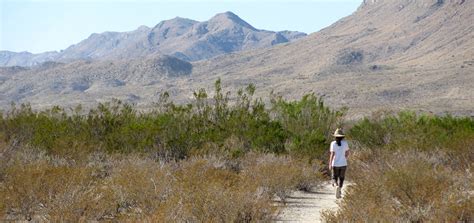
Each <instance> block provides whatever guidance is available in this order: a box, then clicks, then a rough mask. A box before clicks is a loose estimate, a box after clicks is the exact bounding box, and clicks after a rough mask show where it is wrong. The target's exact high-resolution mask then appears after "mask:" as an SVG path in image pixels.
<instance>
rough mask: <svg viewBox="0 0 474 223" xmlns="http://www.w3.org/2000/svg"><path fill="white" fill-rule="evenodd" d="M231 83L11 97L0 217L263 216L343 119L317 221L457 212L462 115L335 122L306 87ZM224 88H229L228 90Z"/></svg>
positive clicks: (310, 179)
mask: <svg viewBox="0 0 474 223" xmlns="http://www.w3.org/2000/svg"><path fill="white" fill-rule="evenodd" d="M254 92H255V87H254V86H253V85H249V86H247V87H246V88H244V89H241V90H239V91H238V92H236V94H232V93H230V92H225V91H223V89H222V88H221V84H220V80H218V81H216V83H215V89H214V94H213V95H212V96H209V95H208V93H207V91H206V90H205V89H200V90H198V91H196V92H194V98H195V99H194V100H193V101H192V103H189V104H185V105H183V104H174V103H173V102H172V101H171V100H170V99H169V95H168V94H167V93H163V94H162V95H161V97H160V99H159V100H158V101H157V102H156V103H155V104H154V107H153V108H152V109H151V110H149V111H146V112H144V111H138V110H136V109H135V108H134V106H133V105H130V104H126V103H122V102H120V101H117V100H114V101H111V102H109V103H105V104H99V105H98V106H97V107H95V108H93V109H91V110H89V111H84V109H82V108H81V107H80V106H78V107H76V108H74V109H65V108H61V107H53V108H51V109H49V110H44V111H36V110H34V109H32V108H31V107H30V106H29V105H25V104H24V105H12V107H11V108H9V109H8V110H5V111H3V113H2V114H1V115H0V139H1V140H0V142H1V143H0V197H2V199H1V200H0V219H2V220H40V221H41V220H43V221H90V220H96V221H110V220H120V221H157V220H160V221H166V222H255V221H270V220H272V219H274V217H275V215H276V214H277V213H278V211H279V208H280V205H275V200H279V201H281V202H282V203H284V202H285V199H286V198H287V197H288V195H289V193H290V192H291V191H293V190H298V189H299V190H309V189H311V188H312V187H314V186H317V185H318V184H320V183H321V182H322V181H324V180H325V178H327V176H326V175H325V173H326V170H325V169H324V167H326V165H324V162H326V160H327V159H326V158H327V148H328V145H329V143H330V141H331V133H332V131H333V130H334V129H335V128H336V127H345V129H346V131H347V132H348V136H350V137H349V140H350V141H351V142H350V143H351V145H352V149H353V151H354V155H353V157H352V158H351V160H350V162H351V164H350V165H351V168H350V169H349V171H350V172H349V173H348V175H349V176H350V180H351V181H353V184H352V186H351V188H350V189H349V190H348V193H347V195H346V196H345V198H344V199H343V200H342V202H341V203H340V209H339V210H338V211H335V212H326V213H324V217H325V219H326V220H327V221H329V222H341V221H356V222H358V221H365V220H367V219H374V220H381V221H396V222H398V221H463V220H464V221H469V220H472V219H473V217H474V216H472V213H474V203H473V199H472V196H473V186H474V185H473V183H472V182H474V181H473V179H472V173H471V168H472V166H471V165H472V160H474V153H473V152H472V151H473V150H472V149H473V148H472V147H473V145H474V120H473V119H472V118H463V117H451V116H442V117H439V116H434V115H420V114H415V113H412V112H401V113H398V114H393V113H379V114H374V115H372V116H369V117H367V118H366V119H363V120H359V121H355V122H351V123H349V122H344V114H345V109H342V110H333V109H329V108H328V107H327V106H325V105H324V103H323V101H322V100H321V99H320V98H318V97H317V96H315V95H306V96H304V97H303V98H301V99H300V100H296V101H288V100H285V99H283V98H281V97H277V96H274V95H271V96H270V97H271V99H270V100H268V101H270V103H269V104H265V103H263V100H262V99H260V98H254V96H253V93H254ZM231 98H232V100H231Z"/></svg>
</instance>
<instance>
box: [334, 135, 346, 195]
mask: <svg viewBox="0 0 474 223" xmlns="http://www.w3.org/2000/svg"><path fill="white" fill-rule="evenodd" d="M333 136H334V137H335V140H334V141H332V142H331V146H330V148H329V151H330V155H329V169H330V170H332V179H333V180H334V182H333V186H335V187H336V198H341V189H342V185H343V184H344V176H345V174H346V168H347V157H348V156H349V145H348V144H347V141H346V140H344V136H345V135H344V133H343V132H342V129H339V128H338V129H336V131H335V132H334V135H333Z"/></svg>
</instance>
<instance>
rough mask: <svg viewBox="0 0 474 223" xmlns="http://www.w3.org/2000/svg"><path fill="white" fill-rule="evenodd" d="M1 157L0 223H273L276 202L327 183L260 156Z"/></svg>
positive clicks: (302, 165) (294, 165)
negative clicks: (172, 158)
mask: <svg viewBox="0 0 474 223" xmlns="http://www.w3.org/2000/svg"><path fill="white" fill-rule="evenodd" d="M2 151H6V153H2V155H3V154H7V155H8V158H6V157H5V156H1V157H0V158H1V161H2V163H1V165H2V171H3V172H2V178H1V179H0V196H1V197H2V199H1V200H0V219H1V220H12V221H16V220H35V221H60V222H62V221H67V222H70V221H72V222H74V221H198V222H202V221H204V222H254V221H269V220H271V219H272V218H273V216H274V215H275V213H276V212H277V209H278V208H279V207H278V206H275V205H274V203H273V202H274V198H275V196H281V197H283V198H284V196H286V195H287V193H288V192H289V190H294V189H297V188H298V187H300V185H306V186H315V185H317V184H318V183H319V181H320V178H319V176H320V175H319V174H318V172H317V171H314V168H316V166H311V165H309V164H308V162H307V161H304V162H303V161H301V160H296V159H295V160H293V159H291V158H290V157H278V156H274V155H265V154H260V153H250V154H249V155H243V156H239V157H236V158H234V157H232V156H227V155H225V156H218V155H204V156H194V157H189V158H187V159H184V160H180V161H176V162H175V161H167V162H163V161H160V160H153V159H150V158H147V156H145V155H143V154H138V155H137V154H127V155H125V154H108V153H100V152H96V153H92V154H90V155H89V156H88V157H87V158H85V159H80V160H73V159H70V158H63V157H60V156H58V155H51V154H48V153H47V152H45V151H44V150H41V149H37V150H35V149H32V148H21V147H20V148H17V149H15V150H11V149H8V148H6V149H5V150H2ZM279 162H283V167H278V163H279ZM255 171H256V173H255ZM278 181H282V182H283V184H282V185H279V183H278Z"/></svg>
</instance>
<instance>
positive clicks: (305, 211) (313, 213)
mask: <svg viewBox="0 0 474 223" xmlns="http://www.w3.org/2000/svg"><path fill="white" fill-rule="evenodd" d="M334 191H335V189H334V187H332V185H331V184H330V183H329V182H327V183H324V184H323V185H321V186H320V187H317V188H314V189H313V191H312V192H301V191H295V192H294V193H293V194H292V195H291V196H290V197H289V198H288V202H287V204H286V206H285V207H283V210H282V212H281V213H280V214H279V215H278V217H277V218H276V219H275V222H321V211H322V210H326V209H330V210H334V209H337V204H336V196H335V195H334ZM343 196H344V190H343ZM281 205H283V204H281Z"/></svg>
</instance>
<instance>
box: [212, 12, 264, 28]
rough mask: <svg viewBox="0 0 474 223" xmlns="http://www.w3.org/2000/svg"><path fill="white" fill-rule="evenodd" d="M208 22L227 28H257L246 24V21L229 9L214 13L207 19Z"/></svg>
mask: <svg viewBox="0 0 474 223" xmlns="http://www.w3.org/2000/svg"><path fill="white" fill-rule="evenodd" d="M208 23H209V24H212V25H214V26H219V27H222V28H227V27H230V26H240V27H245V28H248V29H250V30H254V31H256V30H257V29H256V28H254V27H253V26H252V25H250V24H248V23H247V22H246V21H244V20H243V19H241V18H240V17H239V16H237V15H236V14H234V13H233V12H230V11H227V12H223V13H219V14H216V15H215V16H214V17H212V18H211V19H210V20H209V21H208Z"/></svg>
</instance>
